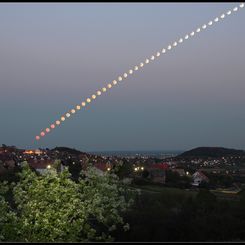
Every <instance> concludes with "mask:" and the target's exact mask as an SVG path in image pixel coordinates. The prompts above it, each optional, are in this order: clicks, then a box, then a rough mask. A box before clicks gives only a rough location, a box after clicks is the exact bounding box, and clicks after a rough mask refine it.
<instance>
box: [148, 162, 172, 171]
mask: <svg viewBox="0 0 245 245" xmlns="http://www.w3.org/2000/svg"><path fill="white" fill-rule="evenodd" d="M151 167H152V168H157V169H163V170H165V169H168V168H169V166H168V164H167V163H156V164H152V165H151Z"/></svg>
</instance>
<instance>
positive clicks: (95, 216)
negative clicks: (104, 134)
mask: <svg viewBox="0 0 245 245" xmlns="http://www.w3.org/2000/svg"><path fill="white" fill-rule="evenodd" d="M124 194H127V187H125V186H123V185H122V184H121V183H120V182H119V180H118V178H117V177H116V176H114V175H110V174H109V173H106V174H105V175H103V176H99V175H98V173H97V172H96V171H95V169H94V168H93V167H91V166H90V167H89V168H88V169H87V170H86V171H83V173H82V176H81V178H80V179H79V182H78V183H77V182H75V181H73V180H72V179H71V174H70V173H69V171H68V169H67V168H66V169H65V170H64V171H63V172H61V173H57V171H56V170H55V169H50V171H48V172H46V173H45V174H44V175H39V176H38V175H37V174H36V173H35V172H33V171H32V170H31V169H30V168H29V165H28V164H26V163H25V164H23V169H22V172H21V173H20V181H19V182H18V183H17V184H16V185H15V186H14V188H13V196H14V201H15V206H16V210H15V212H14V215H15V216H14V217H17V218H16V219H17V220H16V222H15V225H13V222H8V219H7V218H5V219H4V222H3V221H2V220H0V227H2V226H3V225H1V222H2V223H3V224H6V223H8V224H11V225H12V228H13V229H14V230H17V231H18V234H17V235H15V236H13V235H12V236H11V234H9V235H7V236H6V235H5V234H6V232H3V231H2V230H1V233H0V234H1V235H2V236H1V239H0V240H2V241H9V240H11V241H21V242H59V241H60V242H86V241H111V240H113V238H112V237H111V235H110V234H111V232H112V231H113V230H114V229H116V228H117V226H123V227H124V228H125V229H127V228H129V225H128V224H125V223H124V221H123V219H122V214H123V212H125V211H126V210H127V209H128V208H129V207H130V205H131V203H132V200H131V197H130V196H129V197H127V196H124ZM0 204H1V206H0V208H2V209H4V210H3V211H5V213H6V214H8V215H7V217H8V216H9V215H12V213H11V212H10V211H9V210H8V206H6V205H7V204H6V202H5V203H3V204H2V202H0Z"/></svg>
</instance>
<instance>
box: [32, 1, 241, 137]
mask: <svg viewBox="0 0 245 245" xmlns="http://www.w3.org/2000/svg"><path fill="white" fill-rule="evenodd" d="M239 7H240V8H243V7H244V3H241V4H240V5H239ZM239 7H234V8H233V9H232V10H229V11H227V12H226V13H223V14H221V15H220V17H216V18H215V19H214V20H213V21H212V20H211V21H209V22H208V24H207V25H206V24H204V25H202V26H201V27H198V28H197V29H196V30H195V31H192V32H191V33H190V34H186V35H185V37H184V38H180V39H179V40H178V41H175V42H174V43H173V44H169V45H168V46H167V48H166V49H165V48H163V49H162V50H161V52H157V53H156V54H155V55H152V56H151V57H150V58H149V59H148V58H147V59H146V60H145V61H144V62H141V63H140V64H139V65H136V66H135V67H134V68H133V69H130V70H129V71H128V73H126V72H125V73H124V74H123V75H122V76H119V77H118V78H117V80H113V81H112V82H111V83H108V84H107V85H106V86H105V87H103V88H102V89H101V90H98V91H97V92H96V93H95V94H93V95H92V96H91V98H90V97H89V98H87V99H86V100H85V101H82V102H81V104H79V105H77V106H75V108H76V109H74V108H73V109H71V110H70V111H68V112H67V113H66V114H65V115H63V116H62V117H61V118H60V119H59V120H57V121H55V123H53V124H51V125H50V127H48V128H46V129H45V130H43V131H42V132H41V133H40V135H37V136H36V140H40V136H41V137H43V136H45V135H46V134H47V133H49V132H50V131H51V130H52V129H54V128H55V127H56V126H59V125H60V124H61V123H62V122H64V121H65V120H66V118H69V117H70V116H71V115H72V114H75V113H76V111H79V110H80V109H81V108H82V107H85V106H86V105H87V104H89V103H91V102H92V101H93V100H95V99H96V98H97V97H98V96H100V95H102V94H103V93H105V92H106V91H107V90H109V89H111V88H112V87H113V86H115V85H117V84H118V82H121V81H122V80H123V79H126V78H127V77H128V76H129V75H132V74H133V73H134V72H135V71H138V70H139V69H140V68H142V67H143V66H144V65H145V64H149V63H150V62H152V61H154V60H155V59H156V58H158V57H160V55H161V53H162V54H165V53H166V52H168V51H170V50H171V49H173V48H175V47H176V46H177V45H178V44H181V43H183V41H184V40H187V39H189V38H190V37H193V36H195V35H196V33H200V32H201V31H202V30H205V29H206V28H207V27H209V26H212V25H213V24H215V23H217V22H219V21H220V20H223V19H224V18H225V17H226V16H228V15H230V14H232V13H233V12H237V11H238V10H239Z"/></svg>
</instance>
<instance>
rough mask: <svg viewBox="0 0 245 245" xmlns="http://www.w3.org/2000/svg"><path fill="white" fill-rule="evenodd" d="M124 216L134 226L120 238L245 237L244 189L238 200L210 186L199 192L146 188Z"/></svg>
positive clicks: (195, 239)
mask: <svg viewBox="0 0 245 245" xmlns="http://www.w3.org/2000/svg"><path fill="white" fill-rule="evenodd" d="M125 220H126V221H127V222H129V223H130V225H131V229H130V230H129V231H128V232H126V233H125V234H122V233H120V232H119V231H117V232H116V235H115V236H116V240H117V241H132V242H136V241H138V242H139V241H141V242H147V241H152V242H174V241H175V242H201V241H202V242H204V241H205V242H211V241H216V242H217V241H223V242H227V241H233V242H235V241H245V232H244V231H245V191H241V192H240V193H239V194H238V198H237V199H236V201H231V200H222V199H219V198H217V197H216V196H215V195H214V194H212V193H211V192H210V191H209V190H207V189H200V190H199V192H198V193H197V194H196V195H186V194H184V192H182V194H180V193H177V192H172V193H171V192H168V193H167V192H166V193H161V194H154V193H150V192H144V193H143V194H142V195H141V196H140V197H139V198H138V199H137V200H136V202H135V204H134V207H133V209H132V210H131V212H128V213H127V216H126V217H125Z"/></svg>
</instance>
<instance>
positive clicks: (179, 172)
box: [171, 168, 186, 177]
mask: <svg viewBox="0 0 245 245" xmlns="http://www.w3.org/2000/svg"><path fill="white" fill-rule="evenodd" d="M171 170H172V171H173V172H176V173H178V174H179V176H181V177H183V176H186V174H185V170H184V169H183V168H173V169H171Z"/></svg>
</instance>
